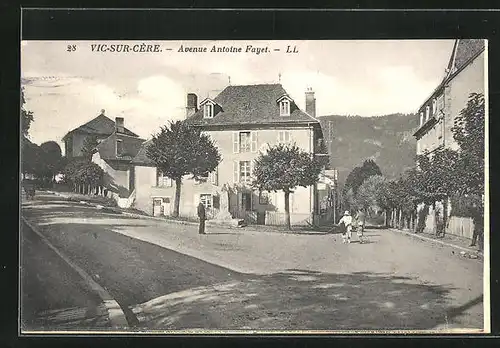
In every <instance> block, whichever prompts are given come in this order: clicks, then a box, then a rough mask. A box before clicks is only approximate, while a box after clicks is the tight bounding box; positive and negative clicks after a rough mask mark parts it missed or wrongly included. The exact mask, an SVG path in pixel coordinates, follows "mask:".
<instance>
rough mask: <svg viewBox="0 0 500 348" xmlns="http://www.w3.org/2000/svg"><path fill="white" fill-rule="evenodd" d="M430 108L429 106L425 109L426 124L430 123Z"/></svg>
mask: <svg viewBox="0 0 500 348" xmlns="http://www.w3.org/2000/svg"><path fill="white" fill-rule="evenodd" d="M429 114H430V107H429V105H427V106H426V107H425V122H427V121H429Z"/></svg>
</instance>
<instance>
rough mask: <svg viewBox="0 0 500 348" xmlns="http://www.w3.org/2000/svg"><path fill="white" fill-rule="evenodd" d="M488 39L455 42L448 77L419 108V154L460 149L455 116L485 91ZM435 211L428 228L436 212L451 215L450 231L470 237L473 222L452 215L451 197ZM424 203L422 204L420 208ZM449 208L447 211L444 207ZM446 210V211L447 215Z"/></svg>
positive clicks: (430, 228)
mask: <svg viewBox="0 0 500 348" xmlns="http://www.w3.org/2000/svg"><path fill="white" fill-rule="evenodd" d="M484 66H485V40H481V39H460V40H456V41H455V44H454V46H453V50H452V53H451V57H450V60H449V62H448V66H447V69H446V73H445V77H444V78H443V80H442V81H441V83H440V84H439V85H438V86H437V87H436V89H435V90H434V91H433V92H432V93H431V95H430V96H429V97H428V98H427V99H426V100H425V102H424V103H423V104H422V105H421V107H420V108H419V117H420V123H419V128H418V129H417V131H416V132H415V134H414V136H415V137H416V139H417V155H422V154H427V155H429V156H432V153H433V152H434V151H436V150H437V149H440V148H450V149H454V150H457V149H458V144H457V142H456V141H455V139H454V138H453V133H452V127H453V125H454V120H455V117H457V116H458V115H459V114H460V111H461V110H462V109H463V108H464V107H465V106H466V105H467V101H468V99H469V96H470V94H471V93H483V94H484V92H485V70H484V69H485V67H484ZM448 203H449V204H447V205H446V206H443V205H442V204H441V203H440V202H437V204H436V205H435V207H436V209H438V210H439V212H438V214H435V211H433V207H430V211H429V214H428V216H427V221H426V230H427V231H428V232H434V231H435V228H436V221H435V219H436V215H437V216H439V215H441V216H443V217H444V216H447V226H446V232H447V233H450V234H455V235H459V236H463V237H467V238H470V237H471V236H472V232H473V224H472V220H471V219H470V218H459V217H456V216H451V215H450V212H451V201H448ZM422 208H423V207H422V206H420V207H419V210H420V209H422ZM445 208H448V209H447V211H446V212H445V211H444V209H445ZM444 214H446V215H444Z"/></svg>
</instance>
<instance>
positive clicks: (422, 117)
mask: <svg viewBox="0 0 500 348" xmlns="http://www.w3.org/2000/svg"><path fill="white" fill-rule="evenodd" d="M422 124H424V112H423V111H422V112H421V113H420V125H422Z"/></svg>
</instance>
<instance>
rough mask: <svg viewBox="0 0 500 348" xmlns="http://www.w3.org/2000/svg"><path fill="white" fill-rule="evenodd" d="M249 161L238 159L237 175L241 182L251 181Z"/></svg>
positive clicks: (247, 182)
mask: <svg viewBox="0 0 500 348" xmlns="http://www.w3.org/2000/svg"><path fill="white" fill-rule="evenodd" d="M250 163H251V161H240V163H239V176H240V182H241V183H242V184H249V183H250V181H251V173H250V171H251V164H250Z"/></svg>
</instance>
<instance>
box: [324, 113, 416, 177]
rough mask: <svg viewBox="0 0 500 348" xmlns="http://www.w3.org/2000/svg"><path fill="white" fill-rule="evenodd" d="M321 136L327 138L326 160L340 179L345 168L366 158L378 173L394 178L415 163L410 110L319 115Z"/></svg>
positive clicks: (352, 166) (412, 124) (344, 173)
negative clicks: (375, 166) (328, 156)
mask: <svg viewBox="0 0 500 348" xmlns="http://www.w3.org/2000/svg"><path fill="white" fill-rule="evenodd" d="M319 120H320V121H321V126H322V128H323V134H324V136H325V140H328V139H329V138H331V140H332V141H331V144H330V160H331V161H330V163H331V166H332V168H337V169H338V171H339V182H340V183H341V184H343V183H344V181H345V178H346V177H347V175H348V174H349V172H350V171H351V170H352V169H353V168H354V167H356V166H359V165H361V164H362V163H363V161H364V160H366V159H373V160H374V161H375V162H376V163H377V164H378V166H379V167H380V169H381V170H382V173H383V174H384V175H385V176H387V177H388V178H394V177H396V176H397V175H398V174H399V173H402V172H403V171H404V170H405V169H406V168H409V167H411V166H413V165H414V164H415V156H416V139H415V138H414V137H413V133H414V131H415V130H416V129H417V126H418V118H417V116H416V115H414V114H406V115H405V114H392V115H385V116H374V117H361V116H338V115H331V116H321V117H319Z"/></svg>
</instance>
